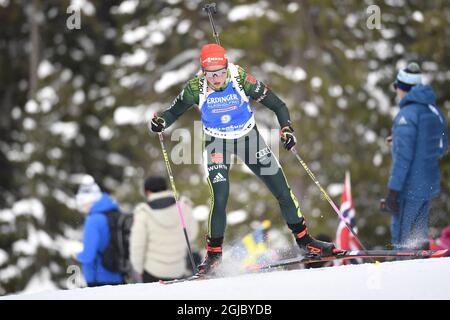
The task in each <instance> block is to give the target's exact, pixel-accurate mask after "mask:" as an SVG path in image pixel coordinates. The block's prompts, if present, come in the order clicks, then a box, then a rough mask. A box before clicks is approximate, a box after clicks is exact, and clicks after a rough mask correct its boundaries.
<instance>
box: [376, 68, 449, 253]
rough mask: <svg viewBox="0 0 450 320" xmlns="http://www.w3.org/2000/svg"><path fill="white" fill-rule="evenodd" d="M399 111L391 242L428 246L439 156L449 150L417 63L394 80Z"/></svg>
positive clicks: (389, 204)
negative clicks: (430, 211)
mask: <svg viewBox="0 0 450 320" xmlns="http://www.w3.org/2000/svg"><path fill="white" fill-rule="evenodd" d="M394 87H395V89H396V93H397V97H398V98H399V99H400V111H399V113H398V114H397V116H396V117H395V119H394V125H393V129H392V167H391V173H390V177H389V182H388V188H389V193H388V196H387V198H386V200H382V202H381V210H382V211H385V212H389V213H391V214H392V224H391V236H392V245H393V246H394V247H396V248H404V249H427V248H428V247H429V241H428V211H429V208H430V203H431V200H432V199H433V198H435V197H436V196H438V194H439V192H440V171H439V159H440V158H442V157H443V156H444V154H445V153H446V152H447V149H448V132H447V124H446V120H445V117H444V115H443V113H442V112H441V110H440V109H439V107H438V106H437V105H436V96H435V94H434V92H433V89H432V88H431V86H429V85H423V84H422V75H421V70H420V67H419V65H418V64H417V63H410V64H409V65H408V67H407V68H406V69H404V70H401V71H400V72H399V73H398V76H397V79H396V81H395V83H394Z"/></svg>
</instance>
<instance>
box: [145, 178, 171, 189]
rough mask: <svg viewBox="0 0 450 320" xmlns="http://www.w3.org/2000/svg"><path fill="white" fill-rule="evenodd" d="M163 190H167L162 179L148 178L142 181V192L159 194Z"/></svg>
mask: <svg viewBox="0 0 450 320" xmlns="http://www.w3.org/2000/svg"><path fill="white" fill-rule="evenodd" d="M165 190H167V183H166V179H164V178H163V177H160V176H154V177H148V178H147V179H145V181H144V191H150V192H161V191H165Z"/></svg>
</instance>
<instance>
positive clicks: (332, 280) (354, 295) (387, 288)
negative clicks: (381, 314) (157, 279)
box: [2, 258, 450, 300]
mask: <svg viewBox="0 0 450 320" xmlns="http://www.w3.org/2000/svg"><path fill="white" fill-rule="evenodd" d="M449 270H450V258H437V259H424V260H410V261H396V262H384V263H378V264H374V263H366V264H362V265H348V266H340V267H331V268H321V269H303V270H291V271H274V272H266V273H259V274H245V275H236V276H230V277H227V278H221V279H211V280H200V281H190V282H183V283H178V284H170V285H164V284H160V283H149V284H130V285H121V286H104V287H97V288H82V289H73V290H55V291H46V292H40V293H34V294H23V295H11V296H6V297H2V299H52V300H61V299H64V300H66V299H69V300H72V299H75V300H77V299H86V300H109V299H120V300H126V299H133V300H141V299H147V300H305V299H352V300H355V299H358V300H365V299H450V273H449Z"/></svg>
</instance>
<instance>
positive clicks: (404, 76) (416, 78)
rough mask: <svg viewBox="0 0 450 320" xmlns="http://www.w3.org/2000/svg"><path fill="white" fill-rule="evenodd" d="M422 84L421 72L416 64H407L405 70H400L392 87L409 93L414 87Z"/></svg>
mask: <svg viewBox="0 0 450 320" xmlns="http://www.w3.org/2000/svg"><path fill="white" fill-rule="evenodd" d="M418 84H422V71H421V70H420V66H419V65H418V64H417V63H416V62H412V63H410V64H408V67H407V68H406V69H403V70H400V72H399V73H398V75H397V79H396V80H395V83H394V87H395V88H399V89H400V90H403V91H406V92H409V91H410V90H411V88H412V87H414V86H415V85H418Z"/></svg>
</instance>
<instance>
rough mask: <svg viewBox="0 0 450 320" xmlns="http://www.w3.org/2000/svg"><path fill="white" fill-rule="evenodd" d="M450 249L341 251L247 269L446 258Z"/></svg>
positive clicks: (256, 265) (258, 265) (260, 269)
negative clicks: (335, 262) (397, 259)
mask: <svg viewBox="0 0 450 320" xmlns="http://www.w3.org/2000/svg"><path fill="white" fill-rule="evenodd" d="M447 253H448V249H445V250H412V251H402V250H367V251H361V250H360V251H345V250H344V251H340V252H339V253H337V254H335V255H332V256H328V257H314V256H308V257H296V258H290V259H283V260H279V261H275V262H271V263H267V264H255V265H252V266H250V267H248V268H247V270H248V271H253V272H255V271H263V270H270V269H274V268H279V267H285V266H291V265H296V264H309V263H318V262H326V261H332V260H349V259H370V258H372V259H373V258H389V257H411V258H440V257H444V256H446V255H447Z"/></svg>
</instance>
